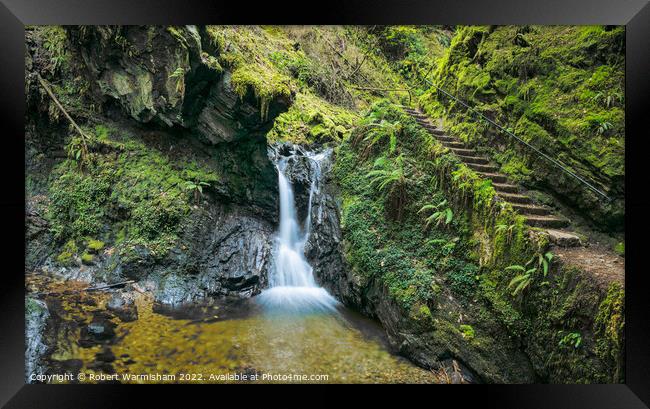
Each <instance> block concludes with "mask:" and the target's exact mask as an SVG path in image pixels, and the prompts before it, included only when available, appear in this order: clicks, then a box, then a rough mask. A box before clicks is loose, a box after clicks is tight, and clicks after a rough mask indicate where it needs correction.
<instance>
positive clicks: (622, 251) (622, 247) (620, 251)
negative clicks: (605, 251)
mask: <svg viewBox="0 0 650 409" xmlns="http://www.w3.org/2000/svg"><path fill="white" fill-rule="evenodd" d="M614 251H615V252H616V253H617V254H618V255H619V256H625V242H623V241H621V242H619V243H617V244H616V246H614Z"/></svg>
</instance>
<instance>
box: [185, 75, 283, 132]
mask: <svg viewBox="0 0 650 409" xmlns="http://www.w3.org/2000/svg"><path fill="white" fill-rule="evenodd" d="M230 78H231V74H230V72H228V71H225V72H224V73H223V75H221V76H220V77H219V79H218V80H217V81H216V82H215V83H214V85H213V86H211V87H210V89H209V93H208V95H207V96H206V98H205V107H204V108H203V109H202V110H201V112H200V114H199V115H198V118H197V119H196V131H197V133H198V135H199V136H200V137H201V139H203V140H204V141H207V142H209V143H211V144H215V145H216V144H220V143H230V142H236V141H239V140H243V139H256V140H260V141H262V142H263V143H266V136H265V135H266V133H267V132H268V131H269V130H270V129H271V127H272V126H273V120H274V119H275V117H276V116H278V115H279V114H280V113H282V112H284V111H286V110H287V109H288V108H289V105H291V102H292V101H291V99H287V98H275V99H273V100H272V101H271V102H270V104H269V112H268V115H266V117H262V114H261V111H260V104H259V102H258V101H257V99H256V98H255V97H254V96H253V95H246V96H245V97H244V98H241V97H240V96H239V95H237V93H236V92H235V90H234V89H233V87H232V84H231V81H230Z"/></svg>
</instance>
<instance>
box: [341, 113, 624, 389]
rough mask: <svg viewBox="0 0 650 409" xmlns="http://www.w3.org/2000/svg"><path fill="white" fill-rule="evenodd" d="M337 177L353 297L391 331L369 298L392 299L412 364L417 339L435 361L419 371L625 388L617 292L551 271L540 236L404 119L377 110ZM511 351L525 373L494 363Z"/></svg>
mask: <svg viewBox="0 0 650 409" xmlns="http://www.w3.org/2000/svg"><path fill="white" fill-rule="evenodd" d="M391 124H400V126H399V130H398V131H397V134H396V135H395V140H394V141H393V142H392V143H391V142H390V138H391V134H392V132H393V131H394V130H393V129H392V128H391ZM376 141H381V142H382V143H377V142H376ZM336 175H337V179H338V180H339V184H340V187H341V191H342V229H343V237H344V239H345V245H344V248H345V255H346V258H347V260H348V262H349V264H350V274H351V277H350V278H348V282H349V283H352V284H351V286H352V287H353V288H354V289H353V290H349V292H350V293H352V294H355V295H356V296H357V299H356V300H355V302H357V303H358V304H359V305H360V306H361V307H362V308H367V309H370V310H374V311H375V312H376V311H380V312H379V314H378V315H379V318H380V319H381V320H382V321H389V320H390V319H389V318H388V317H386V316H385V315H384V316H382V313H381V307H377V303H380V301H379V300H377V299H376V298H374V297H376V296H377V295H376V294H375V292H376V290H373V288H374V287H377V286H379V287H380V288H384V289H385V290H386V291H385V293H383V295H384V296H386V297H388V299H389V300H390V301H388V302H391V303H394V304H395V305H397V306H398V307H399V311H402V312H401V314H402V315H403V316H404V317H409V318H408V319H409V320H410V322H411V324H410V326H408V329H405V328H404V327H405V326H402V325H398V326H397V328H394V330H395V331H394V334H393V336H394V340H395V342H396V343H397V344H398V345H400V344H401V345H402V347H403V348H405V352H406V353H408V354H410V355H411V356H412V357H415V358H416V359H418V352H416V351H417V348H414V349H412V350H410V349H409V348H408V344H409V342H413V341H412V338H415V339H418V340H419V342H421V343H423V344H425V345H427V346H428V347H429V348H431V349H430V350H429V352H430V353H433V354H434V356H433V357H430V360H428V361H427V360H422V359H421V358H420V359H421V361H420V362H421V363H423V364H426V365H430V364H431V363H432V362H436V360H438V361H440V360H444V359H445V358H447V357H448V356H449V355H451V356H453V357H455V358H457V359H460V360H461V361H462V362H463V363H464V364H465V365H467V366H469V367H470V368H472V369H473V370H475V371H476V372H478V373H480V374H481V376H482V377H483V380H485V381H498V380H509V381H512V382H525V381H526V380H529V379H530V378H527V377H531V376H532V377H534V378H535V379H537V380H539V381H544V382H559V383H590V382H622V380H623V361H622V359H621V357H622V353H623V344H622V343H621V339H622V334H623V332H622V328H623V322H622V318H621V317H622V314H623V311H622V305H621V304H620V303H619V302H620V299H622V298H621V297H622V296H623V290H622V287H621V285H620V284H619V283H617V282H612V283H611V284H609V285H608V284H606V283H605V284H603V283H602V282H599V281H598V280H597V279H596V278H595V277H594V276H592V275H591V274H590V273H589V272H588V271H581V270H579V269H577V268H574V267H570V266H565V265H563V264H562V263H561V262H559V261H557V259H555V260H554V259H553V257H552V253H551V252H549V249H548V240H547V238H546V236H545V234H544V233H543V232H542V231H538V230H536V229H530V228H528V227H527V226H526V225H524V224H523V221H522V218H521V216H518V215H517V214H516V213H514V212H513V210H512V208H511V207H510V206H509V205H508V204H506V203H505V202H501V201H499V200H497V199H496V197H495V196H494V189H493V188H492V186H491V185H490V181H489V180H484V179H481V178H479V177H478V176H477V175H476V174H475V173H474V172H473V171H471V170H470V169H468V168H466V167H465V166H464V165H462V164H461V163H460V162H459V161H458V160H457V159H456V158H455V157H454V156H453V154H450V153H449V151H448V150H447V149H445V148H443V147H442V146H441V145H440V144H439V143H438V142H437V141H435V139H433V137H432V136H431V135H430V134H428V133H427V132H425V131H424V130H423V129H422V128H420V127H419V126H418V125H416V124H415V122H414V121H413V120H412V119H411V118H410V117H408V116H406V115H405V114H404V113H403V112H401V110H400V109H399V108H396V107H395V106H393V105H391V104H390V103H388V102H382V103H378V104H377V105H375V106H374V107H373V109H372V110H371V111H370V112H369V114H368V115H367V116H366V117H365V119H364V122H362V123H361V124H360V125H359V127H358V128H357V129H355V131H354V132H353V134H352V136H351V137H350V138H348V139H347V140H346V141H345V142H344V143H343V144H342V145H341V146H340V148H339V150H338V159H337V167H336ZM400 195H401V196H403V197H402V198H401V201H400V200H396V198H397V197H398V196H400ZM430 204H432V205H433V206H429V205H430ZM395 206H401V207H402V209H401V212H400V211H398V209H396V208H395ZM398 215H401V216H400V217H398ZM519 266H522V267H519ZM515 279H516V280H515ZM513 280H514V282H513ZM522 282H523V283H524V284H522V285H521V286H520V288H519V289H518V290H516V291H515V289H516V287H517V286H518V284H521V283H522ZM353 298H354V297H353ZM452 300H453V301H452ZM616 300H618V301H616ZM381 302H386V301H385V300H384V301H381ZM414 323H417V324H418V325H417V326H416V325H415V324H414ZM384 325H386V326H388V327H389V332H390V326H391V325H393V324H391V323H390V322H384ZM398 328H399V329H398ZM432 332H433V337H431V338H430V337H429V335H430V334H431V333H432ZM405 333H406V334H409V335H404V334H405ZM410 337H412V338H410ZM409 339H411V341H409ZM405 345H406V346H405ZM452 345H453V346H452ZM508 345H511V346H513V348H517V349H519V350H521V351H523V352H524V353H525V355H526V358H525V359H522V361H525V362H527V363H528V365H530V366H531V370H530V372H526V371H525V370H524V369H522V367H523V368H525V365H526V364H522V363H521V362H522V361H519V362H517V361H515V359H514V358H513V360H512V361H511V362H509V363H508V362H503V361H501V360H500V359H499V351H503V350H506V349H508V348H509V347H508ZM419 348H420V349H422V348H425V347H424V346H422V345H419ZM477 349H478V350H480V351H481V352H480V353H479V352H477ZM436 354H437V356H436ZM474 354H480V356H481V358H480V359H479V358H478V357H477V356H475V355H474ZM513 356H514V355H513ZM488 357H489V358H488ZM482 360H484V361H482ZM514 362H517V364H516V365H518V367H517V368H515V367H514ZM494 367H500V369H499V371H500V372H498V373H499V376H501V377H502V378H500V377H494V374H493V373H492V371H493V370H494ZM495 372H496V371H495Z"/></svg>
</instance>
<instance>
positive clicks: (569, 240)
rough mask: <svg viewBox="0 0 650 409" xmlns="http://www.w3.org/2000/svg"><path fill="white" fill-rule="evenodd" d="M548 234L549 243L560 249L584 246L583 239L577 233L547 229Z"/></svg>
mask: <svg viewBox="0 0 650 409" xmlns="http://www.w3.org/2000/svg"><path fill="white" fill-rule="evenodd" d="M546 233H547V234H548V241H549V242H550V243H551V244H554V245H556V246H559V247H578V246H582V239H581V238H580V236H578V235H577V234H575V233H572V232H568V231H564V230H555V229H547V230H546Z"/></svg>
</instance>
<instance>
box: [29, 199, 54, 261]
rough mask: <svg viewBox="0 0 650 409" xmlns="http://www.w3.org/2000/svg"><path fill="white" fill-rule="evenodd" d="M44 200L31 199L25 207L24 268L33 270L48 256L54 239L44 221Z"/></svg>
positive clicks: (47, 224)
mask: <svg viewBox="0 0 650 409" xmlns="http://www.w3.org/2000/svg"><path fill="white" fill-rule="evenodd" d="M45 201H46V198H45V197H44V196H35V197H31V198H30V200H28V201H27V203H26V206H25V268H26V270H27V271H31V270H33V269H34V268H35V267H36V266H38V265H40V264H42V263H43V262H44V261H45V260H46V259H47V257H48V256H49V255H50V253H51V251H52V248H53V245H54V237H53V235H52V233H51V231H50V226H49V223H48V221H47V220H46V219H45V217H44V215H45V211H46V203H45Z"/></svg>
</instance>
